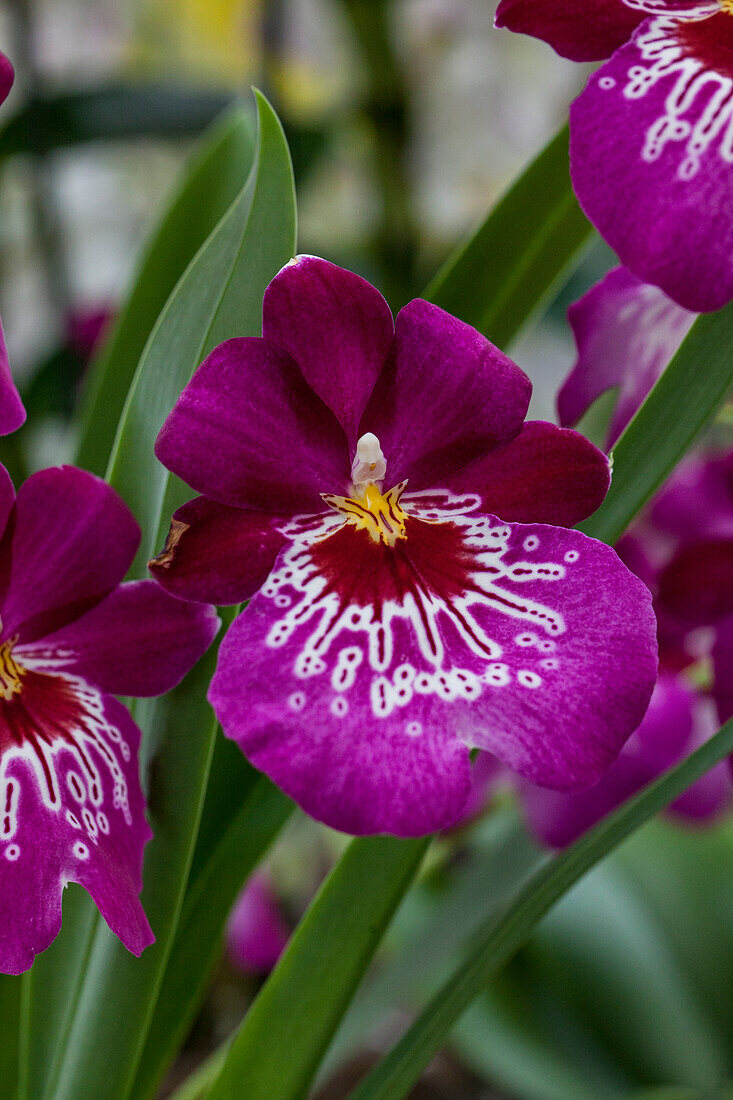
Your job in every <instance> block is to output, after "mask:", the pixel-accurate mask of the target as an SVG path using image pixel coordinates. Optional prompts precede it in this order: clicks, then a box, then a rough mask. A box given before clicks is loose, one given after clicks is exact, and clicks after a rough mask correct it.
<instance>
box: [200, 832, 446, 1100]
mask: <svg viewBox="0 0 733 1100" xmlns="http://www.w3.org/2000/svg"><path fill="white" fill-rule="evenodd" d="M429 843H430V838H429V837H421V838H418V839H417V840H397V839H395V838H394V837H369V838H366V839H365V838H358V839H356V840H353V841H352V842H351V844H350V845H349V847H348V849H347V851H346V853H345V854H344V856H343V857H342V859H341V860H340V862H339V863H338V864H337V865H336V867H335V868H334V870H333V871H332V872H331V874H330V875H329V877H328V879H327V880H326V882H325V883H324V885H323V886H322V888H321V890H320V892H319V893H318V895H317V897H316V899H315V901H314V902H313V904H312V905H311V907H310V908H309V910H308V913H307V914H306V916H305V918H304V919H303V921H302V922H301V923H300V925H299V926H298V929H297V930H296V932H295V934H294V935H293V937H292V939H291V941H290V943H289V945H288V948H287V950H286V951H285V954H284V955H283V956H282V958H281V959H280V961H279V963H278V965H277V966H276V968H275V970H274V971H273V972H272V974H271V975H270V977H269V979H268V981H267V982H266V983H265V985H264V986H263V988H262V990H261V992H260V994H259V996H258V997H257V999H256V1000H255V1002H254V1004H253V1005H252V1008H251V1009H250V1011H249V1013H248V1014H247V1016H246V1018H245V1021H244V1023H243V1025H242V1027H241V1029H240V1031H239V1033H238V1034H237V1036H236V1038H235V1039H234V1041H233V1043H232V1045H231V1047H230V1048H229V1052H228V1055H227V1058H226V1060H225V1062H224V1065H223V1067H222V1069H221V1071H220V1072H219V1074H218V1076H217V1077H216V1079H215V1081H214V1083H213V1084H212V1086H211V1088H210V1090H209V1092H208V1094H207V1095H208V1097H209V1098H210V1100H231V1098H232V1097H235V1096H241V1095H243V1093H242V1084H243V1082H246V1095H247V1100H297V1098H299V1097H302V1096H304V1095H305V1093H306V1091H307V1089H308V1086H309V1085H310V1083H311V1081H312V1079H313V1076H314V1074H315V1072H316V1070H317V1068H318V1064H319V1062H320V1060H321V1058H322V1056H323V1054H324V1052H325V1050H326V1048H327V1046H328V1044H329V1042H330V1040H331V1038H332V1036H333V1034H334V1031H335V1030H336V1028H337V1026H338V1024H339V1021H340V1020H341V1017H342V1016H343V1014H344V1012H345V1010H346V1007H347V1005H348V1004H349V1001H350V1000H351V998H352V996H353V994H354V991H355V989H356V988H357V986H358V984H359V982H360V980H361V978H362V976H363V974H364V971H365V969H366V967H367V965H368V963H369V962H370V961H371V958H372V956H373V954H374V952H375V950H376V948H377V946H378V944H379V941H380V939H381V937H382V934H383V933H384V930H385V928H386V927H387V924H388V923H389V921H390V919H391V917H392V915H393V913H394V911H395V909H396V907H397V905H398V904H399V902H400V900H401V899H402V895H403V894H404V892H405V890H406V889H407V887H408V886H409V884H410V882H411V881H412V879H413V877H414V875H415V872H416V871H417V868H418V866H419V865H420V862H421V860H422V858H423V856H424V854H425V852H426V850H427V847H428V845H429Z"/></svg>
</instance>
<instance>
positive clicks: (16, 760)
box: [0, 667, 154, 974]
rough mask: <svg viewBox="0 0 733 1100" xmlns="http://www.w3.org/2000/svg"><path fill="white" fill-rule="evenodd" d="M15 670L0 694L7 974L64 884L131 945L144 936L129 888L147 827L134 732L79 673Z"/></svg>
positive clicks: (2, 926) (38, 944)
mask: <svg viewBox="0 0 733 1100" xmlns="http://www.w3.org/2000/svg"><path fill="white" fill-rule="evenodd" d="M22 680H23V690H22V692H20V693H19V694H14V695H11V696H10V697H9V698H0V807H1V816H0V970H1V971H3V972H4V973H10V974H19V973H21V972H22V971H24V970H27V969H28V967H30V966H31V965H32V963H33V959H34V957H35V955H36V954H38V953H39V952H40V951H43V950H45V948H46V947H48V945H49V944H50V943H51V941H52V940H53V939H54V937H55V936H56V935H57V933H58V931H59V929H60V927H61V895H62V892H63V889H64V887H65V886H66V884H67V883H68V882H78V883H80V884H81V885H82V886H83V887H84V888H85V889H86V890H88V891H89V893H90V894H91V895H92V897H93V899H94V901H95V903H96V905H97V907H98V909H99V910H100V912H101V914H102V916H103V917H104V918H105V920H106V921H107V923H108V925H109V926H110V928H111V929H112V931H113V932H115V933H116V935H118V936H119V937H120V939H121V940H122V942H123V943H124V944H125V946H126V947H127V948H128V950H130V951H132V952H134V953H135V954H137V955H139V954H140V953H141V952H142V951H143V949H144V948H145V947H146V946H147V945H148V944H150V943H152V942H153V938H154V937H153V935H152V932H151V930H150V926H149V925H148V922H147V919H146V917H145V914H144V912H143V909H142V906H141V904H140V901H139V897H138V895H139V893H140V890H141V888H142V859H143V848H144V845H145V842H146V841H147V840H148V839H149V838H150V836H151V832H150V828H149V826H148V824H147V822H146V820H145V814H144V802H143V797H142V792H141V790H140V784H139V780H138V763H137V753H138V745H139V740H140V734H139V731H138V729H137V727H136V726H135V724H134V722H133V721H132V719H131V718H130V715H129V714H128V712H127V711H126V710H125V708H124V707H123V706H122V705H121V704H120V703H118V702H117V701H116V700H115V699H113V698H111V697H110V696H105V695H103V694H102V693H100V692H99V691H98V689H97V688H95V687H93V686H92V685H90V684H89V683H87V682H85V681H84V680H82V679H81V678H79V677H76V676H67V675H49V674H45V673H39V672H36V671H35V670H33V669H31V668H30V667H27V668H26V669H25V671H24V673H23V677H22Z"/></svg>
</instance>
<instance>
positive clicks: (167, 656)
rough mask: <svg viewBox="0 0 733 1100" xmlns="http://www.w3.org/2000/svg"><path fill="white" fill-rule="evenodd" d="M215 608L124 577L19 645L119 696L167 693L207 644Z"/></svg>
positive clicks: (38, 660)
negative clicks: (92, 602) (55, 626)
mask: <svg viewBox="0 0 733 1100" xmlns="http://www.w3.org/2000/svg"><path fill="white" fill-rule="evenodd" d="M218 629H219V618H218V616H217V614H216V612H215V610H214V608H213V607H210V606H209V605H208V604H203V603H190V602H188V601H184V600H177V599H176V598H175V597H174V596H169V595H168V593H167V592H164V591H163V589H162V588H161V587H160V586H159V585H157V584H156V583H155V581H129V582H128V583H127V584H121V585H120V586H119V587H118V588H116V589H115V590H114V592H112V593H111V594H110V595H109V596H107V597H106V598H105V599H104V600H102V602H101V603H98V604H97V605H96V606H95V607H93V608H92V609H91V611H87V613H86V614H85V615H82V616H81V618H79V619H76V620H75V621H74V622H72V623H70V624H69V625H68V626H64V627H62V628H61V629H60V630H57V631H55V632H54V633H53V634H49V635H48V636H47V637H44V638H42V639H41V640H40V641H38V642H34V643H30V644H28V645H23V644H20V645H18V646H17V647H16V650H15V651H14V652H17V654H18V659H19V660H20V661H21V662H22V663H23V664H25V665H28V666H29V667H33V668H36V669H39V670H40V669H44V670H45V669H48V668H51V669H53V668H56V669H63V670H64V671H65V672H68V673H74V674H76V675H79V676H83V677H84V679H85V680H88V681H89V682H90V683H92V684H95V685H96V686H97V687H98V688H100V689H101V690H102V691H105V692H109V693H110V694H114V695H133V696H148V695H162V694H163V692H164V691H169V690H170V689H171V688H172V687H175V685H176V684H177V683H179V682H180V681H181V680H182V679H183V677H184V676H185V674H186V673H187V672H188V671H189V669H191V668H193V666H194V664H195V663H196V661H198V659H199V657H201V656H202V655H203V654H204V653H205V651H206V650H207V649H208V648H209V646H210V645H211V643H212V641H213V640H214V636H215V635H216V632H217V630H218Z"/></svg>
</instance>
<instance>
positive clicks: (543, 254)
mask: <svg viewBox="0 0 733 1100" xmlns="http://www.w3.org/2000/svg"><path fill="white" fill-rule="evenodd" d="M592 232H593V231H592V228H591V226H590V224H589V222H588V221H587V220H586V219H585V217H584V215H583V214H582V212H581V210H580V207H579V206H578V201H577V199H576V198H575V195H574V194H573V189H572V187H571V186H570V176H569V173H568V130H567V126H566V127H564V128H563V129H562V130H561V131H560V133H559V134H558V135H557V137H555V138H554V140H553V141H551V142H550V144H549V145H548V146H546V148H545V149H543V150H542V152H541V153H540V155H539V156H538V157H537V159H536V160H535V161H534V162H533V163H532V164H531V165H530V166H529V168H528V169H527V170H526V171H525V172H524V173H523V175H522V176H520V178H519V180H518V181H517V182H516V183H515V184H514V185H513V186H512V187H511V188H510V190H509V191H508V192H507V193H506V195H505V196H504V198H503V199H502V200H501V202H500V203H499V204H498V206H497V207H496V208H495V209H494V210H492V211H491V213H490V214H489V216H488V217H487V218H486V220H485V221H484V222H483V224H482V225H480V226H479V228H478V229H477V230H476V231H475V232H474V233H473V234H472V235H471V237H469V239H468V240H467V241H466V242H465V243H464V244H462V245H461V246H460V247H459V248H458V249H457V250H456V252H455V253H454V254H453V255H452V256H451V257H450V258H449V259H448V261H447V262H446V263H445V265H444V266H443V267H442V268H441V270H440V271H439V272H438V274H437V275H436V276H435V278H434V279H433V281H432V282H431V283H430V285H429V287H428V289H427V290H426V291H425V295H424V297H426V298H427V299H428V300H429V301H431V302H435V304H436V305H439V306H442V308H443V309H447V310H448V312H449V313H454V314H455V315H456V316H457V317H460V318H461V319H462V320H463V321H467V322H468V324H470V325H473V326H474V327H475V328H477V329H479V331H480V332H483V333H484V335H485V336H488V337H489V339H490V340H492V341H493V342H494V343H495V344H497V345H498V346H499V347H502V348H505V347H507V345H508V344H509V343H510V342H511V340H512V339H513V337H514V336H516V334H517V332H518V331H519V329H520V328H521V327H522V325H524V324H525V323H526V321H527V320H528V318H529V317H530V316H531V315H532V314H533V313H534V312H535V311H536V310H537V309H538V308H540V306H541V305H542V304H543V302H545V301H546V300H547V299H548V297H549V296H550V295H551V294H552V291H553V289H554V288H555V287H556V285H557V283H558V282H559V281H560V280H561V279H562V277H563V275H564V274H567V272H568V269H569V267H570V265H571V264H572V262H573V260H574V259H576V258H577V257H578V256H579V255H580V250H581V248H582V246H583V245H584V244H586V243H587V242H588V241H589V240H590V238H591V235H592Z"/></svg>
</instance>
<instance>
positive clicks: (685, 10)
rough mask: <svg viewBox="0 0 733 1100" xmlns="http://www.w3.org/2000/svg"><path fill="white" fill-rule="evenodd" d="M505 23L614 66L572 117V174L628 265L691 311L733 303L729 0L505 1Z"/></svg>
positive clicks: (501, 11)
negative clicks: (731, 301) (606, 59)
mask: <svg viewBox="0 0 733 1100" xmlns="http://www.w3.org/2000/svg"><path fill="white" fill-rule="evenodd" d="M496 22H497V25H498V26H501V27H508V28H509V29H510V30H514V31H520V32H522V33H525V34H531V35H534V36H535V37H537V38H541V39H543V40H544V41H546V42H548V43H549V44H550V45H552V46H553V47H554V48H555V49H556V50H557V51H558V53H560V54H562V55H563V56H565V57H569V58H571V59H573V60H577V61H587V60H596V59H602V58H609V60H608V61H606V63H605V64H603V65H601V67H600V68H599V69H598V71H597V72H596V73H594V74H593V75H592V76H591V77H590V79H589V81H588V84H587V86H586V88H585V90H584V92H583V93H582V94H581V95H580V96H579V97H578V99H577V100H576V101H575V103H574V104H573V106H572V107H571V110H570V159H571V175H572V179H573V185H574V187H575V191H576V194H577V196H578V199H579V201H580V204H581V206H582V207H583V209H584V211H585V213H586V214H587V216H588V218H589V219H590V220H591V221H592V222H593V224H594V225H595V226H596V228H597V229H598V230H599V232H600V233H601V234H602V236H603V237H605V239H606V240H607V241H608V243H609V244H610V245H611V247H612V248H614V249H615V250H616V252H617V253H618V255H619V256H620V258H621V261H622V263H623V264H625V266H626V267H628V268H629V269H630V270H631V271H633V273H634V274H635V275H636V276H637V277H638V278H640V279H643V280H644V281H645V282H649V283H654V284H655V285H656V286H659V287H661V288H662V290H664V291H665V293H666V294H668V295H669V296H670V298H673V299H674V301H676V302H678V303H679V304H680V305H682V306H684V307H685V308H687V309H690V310H695V311H705V310H713V309H718V308H719V307H720V306H722V305H724V304H725V303H726V302H728V301H730V299H731V298H733V9H731V5H730V3H728V0H502V2H501V3H500V5H499V8H498V11H497V17H496Z"/></svg>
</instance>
